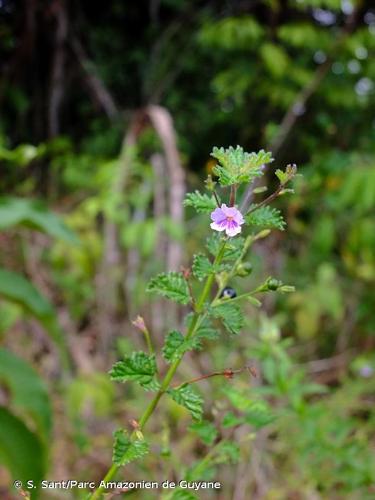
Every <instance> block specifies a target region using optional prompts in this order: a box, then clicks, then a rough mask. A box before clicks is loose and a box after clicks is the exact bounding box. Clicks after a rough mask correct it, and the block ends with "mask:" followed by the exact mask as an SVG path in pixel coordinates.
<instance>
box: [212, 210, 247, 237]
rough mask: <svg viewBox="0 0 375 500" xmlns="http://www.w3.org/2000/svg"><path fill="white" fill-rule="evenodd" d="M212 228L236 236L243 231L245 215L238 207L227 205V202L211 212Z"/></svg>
mask: <svg viewBox="0 0 375 500" xmlns="http://www.w3.org/2000/svg"><path fill="white" fill-rule="evenodd" d="M211 220H212V221H213V222H212V223H211V228H212V229H214V230H215V231H225V232H226V234H227V236H230V237H232V236H236V234H239V233H240V232H241V225H242V224H243V223H244V222H245V220H244V218H243V215H242V214H241V212H240V211H239V210H237V208H236V207H227V206H226V204H225V203H223V204H222V205H221V207H218V208H215V210H214V211H213V212H211Z"/></svg>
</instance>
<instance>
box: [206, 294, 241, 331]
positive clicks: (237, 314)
mask: <svg viewBox="0 0 375 500" xmlns="http://www.w3.org/2000/svg"><path fill="white" fill-rule="evenodd" d="M210 314H212V316H213V317H214V318H218V319H220V320H221V322H222V323H223V325H224V327H225V329H226V330H228V332H229V333H233V334H238V333H239V332H240V331H241V328H242V327H243V324H244V319H243V316H242V312H241V309H240V307H239V305H238V304H236V303H232V302H231V301H230V299H228V300H227V301H225V302H223V303H222V304H219V305H218V306H215V307H212V308H211V310H210Z"/></svg>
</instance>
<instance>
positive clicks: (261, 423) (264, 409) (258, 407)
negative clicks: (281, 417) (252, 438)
mask: <svg viewBox="0 0 375 500" xmlns="http://www.w3.org/2000/svg"><path fill="white" fill-rule="evenodd" d="M275 418H276V417H275V416H274V415H273V414H272V413H271V411H270V409H269V407H268V405H267V403H265V402H264V401H260V400H258V401H254V402H253V403H252V404H251V405H250V407H249V409H248V411H247V412H246V414H245V416H244V420H245V422H246V423H248V424H249V425H252V426H254V427H255V428H256V429H260V428H261V427H265V426H266V425H268V424H270V423H271V422H273V421H274V420H275Z"/></svg>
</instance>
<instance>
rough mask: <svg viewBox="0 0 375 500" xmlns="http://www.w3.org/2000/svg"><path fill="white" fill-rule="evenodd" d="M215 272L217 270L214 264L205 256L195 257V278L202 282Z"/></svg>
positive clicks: (193, 266)
mask: <svg viewBox="0 0 375 500" xmlns="http://www.w3.org/2000/svg"><path fill="white" fill-rule="evenodd" d="M214 270H215V269H214V266H213V264H212V262H210V260H209V258H208V257H206V255H203V254H197V255H194V259H193V265H192V271H193V274H194V276H195V277H196V278H197V279H198V280H199V281H202V280H203V279H204V278H206V277H207V276H208V275H209V274H212V273H213V272H214Z"/></svg>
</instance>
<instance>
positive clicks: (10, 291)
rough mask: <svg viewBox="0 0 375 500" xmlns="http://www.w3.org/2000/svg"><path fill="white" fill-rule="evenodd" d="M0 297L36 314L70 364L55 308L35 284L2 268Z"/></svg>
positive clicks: (0, 269)
mask: <svg viewBox="0 0 375 500" xmlns="http://www.w3.org/2000/svg"><path fill="white" fill-rule="evenodd" d="M0 297H3V298H5V299H6V300H8V301H10V302H13V303H15V304H18V305H20V306H22V307H23V309H25V310H26V312H28V313H30V314H32V315H33V316H35V317H36V318H37V319H38V320H39V321H40V322H41V323H42V324H43V325H44V327H45V328H46V330H47V332H48V333H49V334H50V336H51V337H52V339H53V340H54V342H55V343H56V344H57V345H58V347H59V349H60V355H61V357H62V361H63V362H64V363H65V365H68V363H69V361H68V358H69V356H68V353H67V348H66V343H65V338H64V336H63V334H62V331H61V329H60V326H59V324H58V322H57V318H56V313H55V310H54V309H53V307H52V305H51V304H50V303H49V302H48V300H47V299H46V298H45V297H43V295H41V294H40V293H39V291H38V290H37V289H36V288H35V287H34V285H33V284H32V283H30V281H28V280H27V279H25V278H24V277H23V276H21V275H20V274H18V273H14V272H13V271H8V270H6V269H2V268H0Z"/></svg>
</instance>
